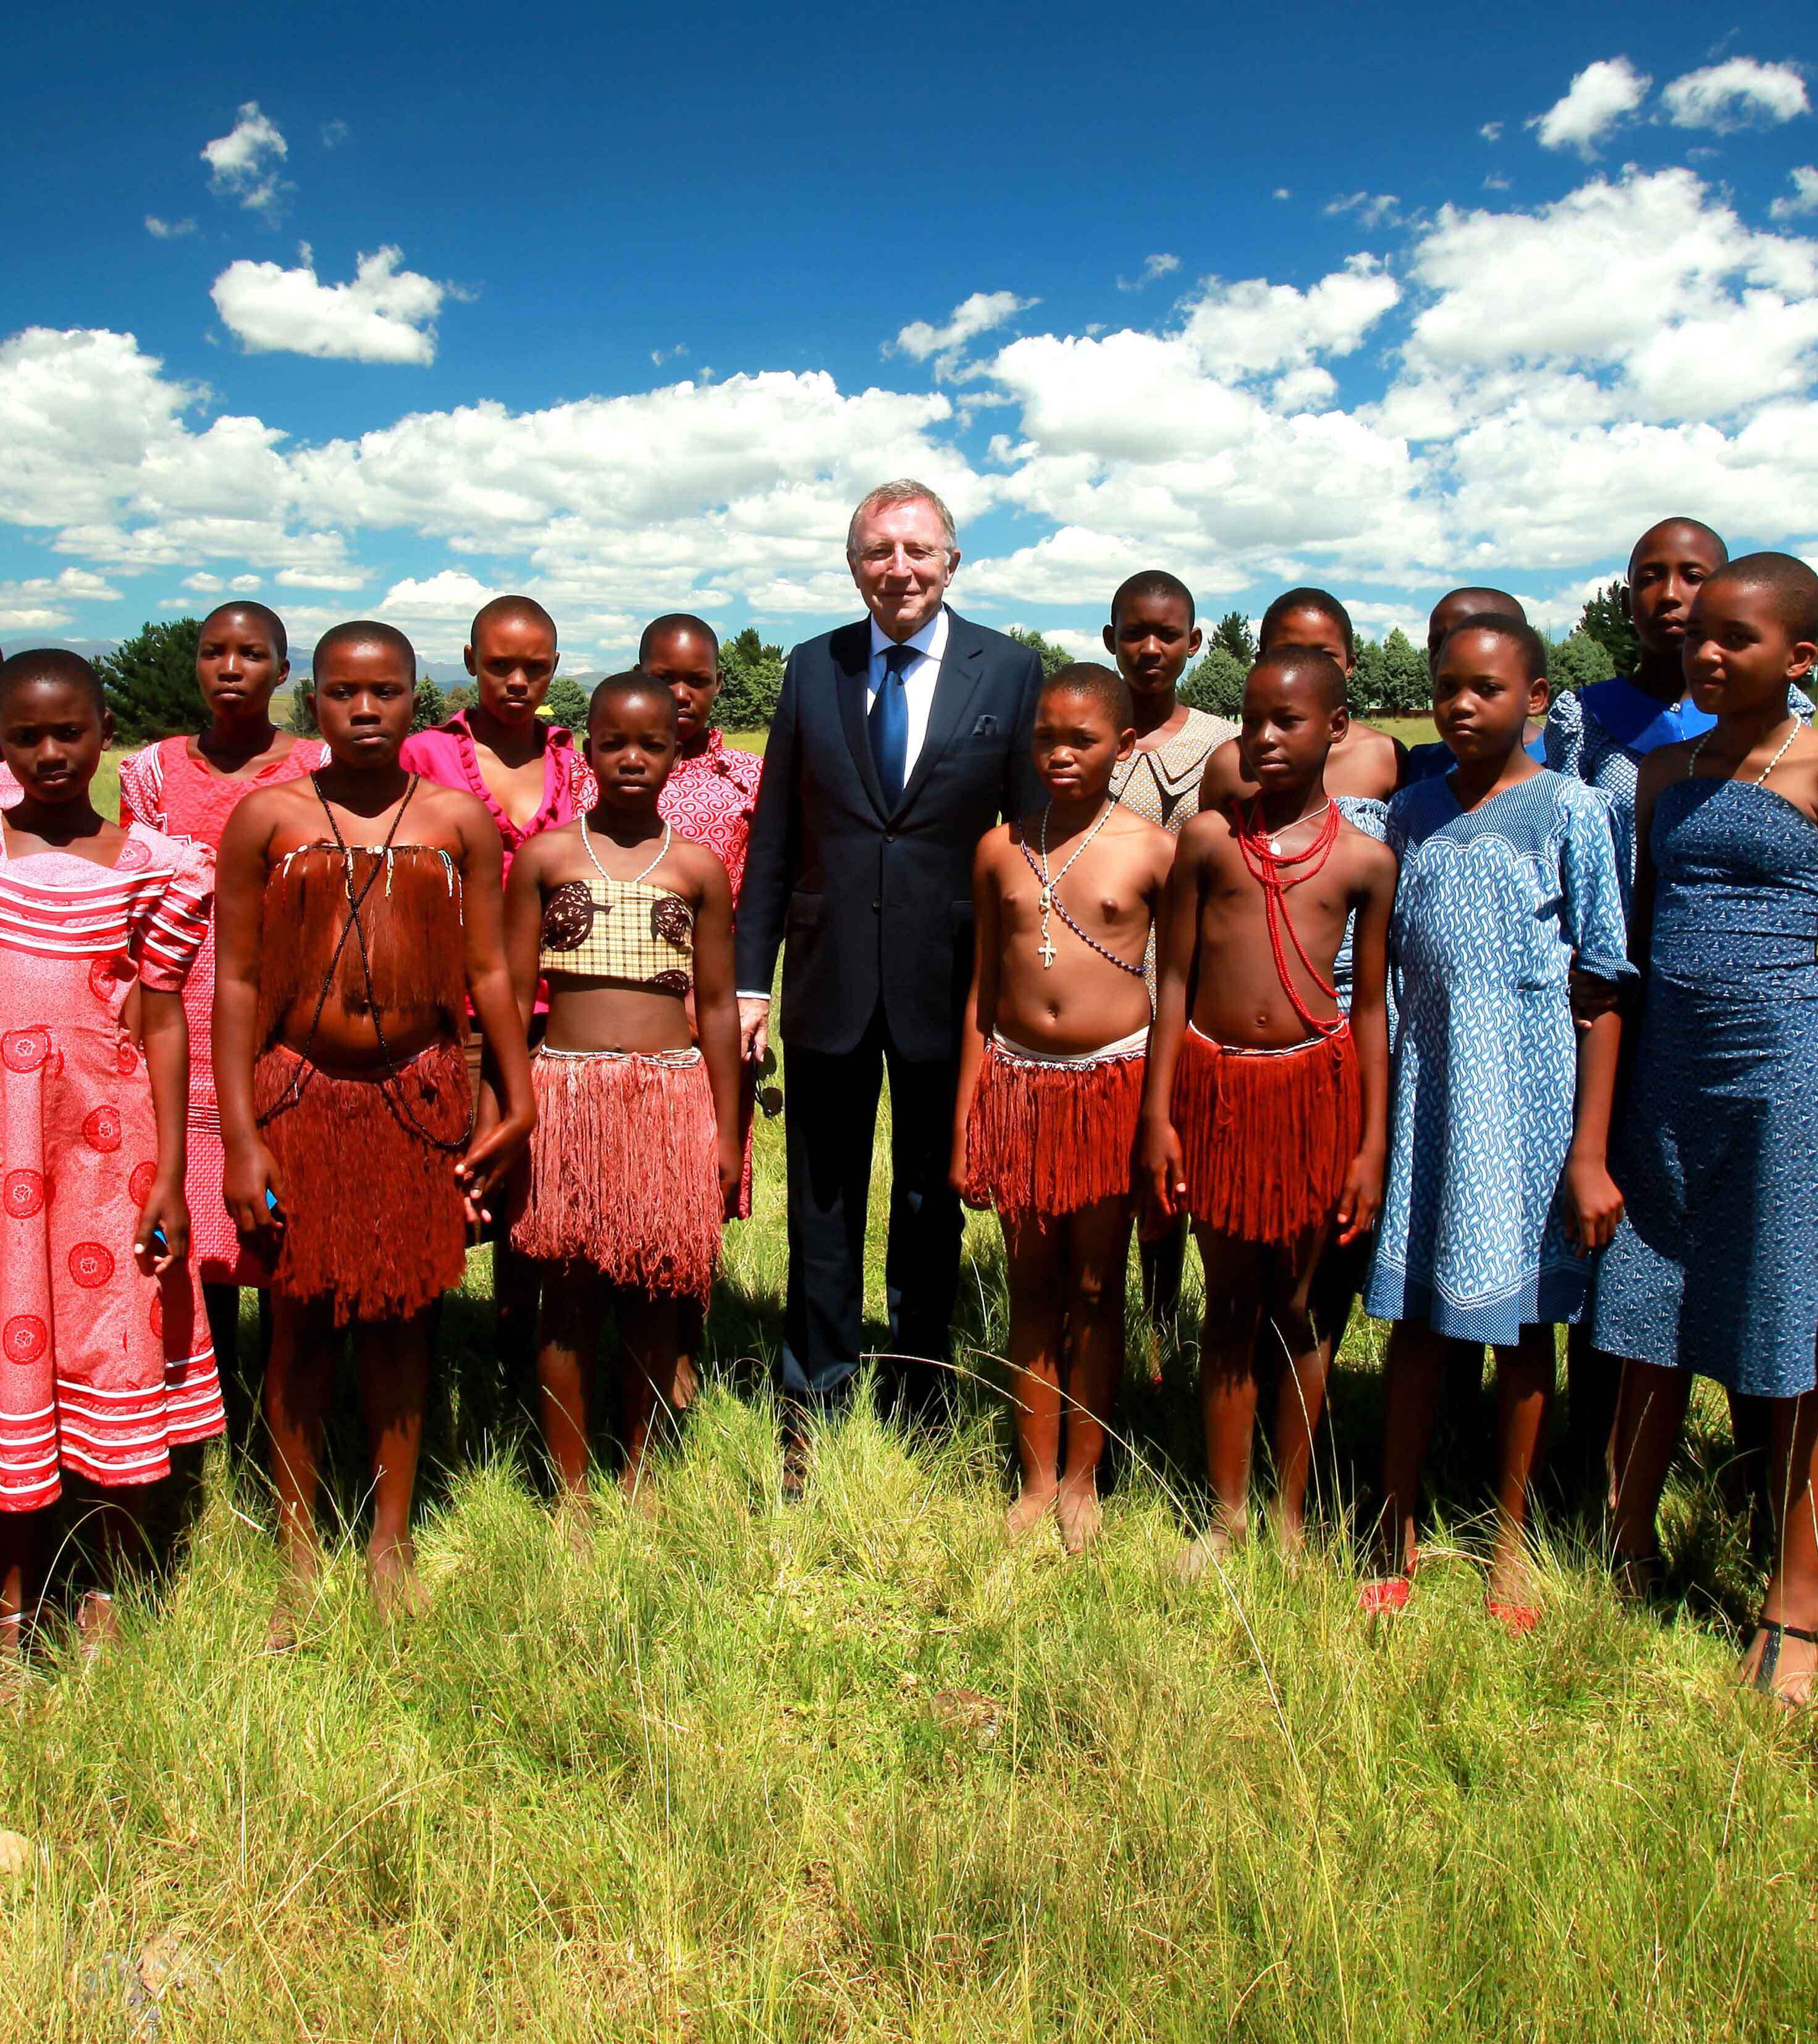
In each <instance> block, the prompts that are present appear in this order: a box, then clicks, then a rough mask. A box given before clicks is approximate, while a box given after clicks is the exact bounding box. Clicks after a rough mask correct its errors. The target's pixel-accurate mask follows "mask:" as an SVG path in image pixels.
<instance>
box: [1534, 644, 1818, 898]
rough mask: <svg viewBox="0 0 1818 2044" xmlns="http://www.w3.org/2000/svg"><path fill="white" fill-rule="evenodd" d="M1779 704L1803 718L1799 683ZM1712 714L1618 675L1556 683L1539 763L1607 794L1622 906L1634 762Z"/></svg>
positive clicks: (1694, 731) (1691, 734) (1700, 730)
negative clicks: (1574, 685) (1571, 685)
mask: <svg viewBox="0 0 1818 2044" xmlns="http://www.w3.org/2000/svg"><path fill="white" fill-rule="evenodd" d="M1786 707H1787V708H1788V709H1789V710H1790V711H1791V712H1792V713H1793V715H1794V716H1795V717H1799V718H1801V719H1803V720H1805V722H1806V723H1810V722H1811V720H1812V701H1811V698H1810V697H1808V695H1807V694H1805V690H1803V689H1800V688H1792V687H1789V689H1788V690H1787V691H1786ZM1714 724H1716V718H1715V717H1712V716H1711V715H1709V714H1708V713H1707V712H1706V711H1704V710H1701V709H1699V707H1698V705H1697V704H1696V703H1695V702H1693V701H1692V699H1691V697H1689V696H1688V697H1686V698H1685V701H1683V702H1676V703H1663V702H1662V701H1660V699H1659V697H1658V696H1651V695H1649V694H1647V690H1644V689H1638V688H1637V687H1636V686H1635V684H1634V682H1632V681H1630V680H1629V679H1628V677H1627V676H1626V675H1624V674H1616V675H1612V677H1611V678H1610V679H1609V681H1607V682H1592V683H1591V684H1590V686H1589V687H1588V688H1582V689H1579V690H1575V691H1574V690H1570V689H1566V690H1562V691H1561V693H1560V694H1559V695H1558V696H1556V697H1555V698H1554V701H1553V707H1552V708H1551V709H1550V710H1548V711H1547V728H1546V730H1545V732H1543V734H1542V735H1543V738H1544V740H1545V741H1546V747H1547V752H1546V758H1547V765H1548V766H1549V767H1552V768H1553V769H1554V770H1555V772H1556V773H1560V774H1573V775H1574V776H1575V777H1576V778H1578V780H1581V781H1584V782H1589V785H1590V786H1592V787H1593V788H1601V789H1602V790H1603V791H1604V793H1605V794H1606V795H1608V796H1609V798H1610V806H1611V814H1612V821H1613V823H1614V824H1615V828H1616V855H1617V857H1618V859H1620V861H1621V872H1622V904H1623V909H1624V913H1627V911H1628V897H1629V893H1630V891H1631V889H1632V888H1633V887H1634V886H1635V782H1636V781H1637V780H1638V779H1639V777H1640V774H1641V763H1642V761H1643V759H1646V758H1647V755H1648V754H1649V753H1651V752H1658V751H1659V749H1660V747H1662V746H1663V745H1677V744H1678V743H1680V742H1681V740H1684V739H1688V738H1702V737H1703V736H1704V735H1705V732H1707V731H1708V730H1710V729H1711V728H1712V725H1714Z"/></svg>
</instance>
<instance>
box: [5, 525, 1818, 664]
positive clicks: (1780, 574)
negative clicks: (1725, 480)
mask: <svg viewBox="0 0 1818 2044" xmlns="http://www.w3.org/2000/svg"><path fill="white" fill-rule="evenodd" d="M1720 582H1728V583H1731V584H1732V586H1735V587H1737V588H1740V589H1754V590H1761V591H1762V592H1763V593H1764V594H1766V597H1767V599H1768V602H1769V604H1770V606H1771V608H1772V609H1773V611H1774V617H1776V618H1777V619H1778V621H1779V623H1780V624H1781V628H1783V629H1784V630H1785V633H1786V636H1787V637H1788V638H1789V639H1790V640H1792V641H1793V644H1795V645H1797V644H1800V643H1801V641H1804V642H1806V643H1808V644H1813V645H1818V574H1813V573H1812V570H1811V569H1810V568H1808V567H1807V566H1806V565H1805V562H1803V561H1802V560H1799V559H1796V558H1795V557H1794V556H1793V555H1791V554H1774V553H1760V554H1742V555H1738V556H1737V558H1736V559H1735V560H1733V561H1732V562H1731V563H1730V564H1729V566H1728V567H1724V568H1720V569H1719V570H1718V571H1717V572H1716V574H1714V575H1712V578H1711V579H1710V581H1709V582H1706V583H1705V587H1706V588H1707V589H1710V588H1712V587H1714V586H1716V584H1718V583H1720ZM7 664H8V665H9V666H10V665H11V664H12V663H10V662H8V663H7Z"/></svg>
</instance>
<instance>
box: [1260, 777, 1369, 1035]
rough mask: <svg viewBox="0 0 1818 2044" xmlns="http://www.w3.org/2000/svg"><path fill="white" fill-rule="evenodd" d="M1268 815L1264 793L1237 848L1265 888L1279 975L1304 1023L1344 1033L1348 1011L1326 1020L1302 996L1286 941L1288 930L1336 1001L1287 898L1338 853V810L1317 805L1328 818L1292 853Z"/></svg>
mask: <svg viewBox="0 0 1818 2044" xmlns="http://www.w3.org/2000/svg"><path fill="white" fill-rule="evenodd" d="M1262 814H1263V798H1262V797H1261V796H1260V795H1257V796H1255V797H1252V798H1251V801H1250V803H1249V804H1248V805H1247V808H1245V809H1242V810H1240V812H1239V815H1240V818H1241V821H1240V825H1239V828H1238V832H1237V849H1238V851H1239V852H1240V855H1242V857H1243V864H1244V867H1245V870H1247V872H1248V874H1250V877H1251V879H1253V880H1254V881H1255V882H1256V884H1257V886H1259V887H1260V888H1261V889H1262V890H1263V913H1264V915H1265V916H1266V918H1267V920H1268V924H1269V948H1270V951H1271V952H1272V953H1273V954H1274V959H1275V973H1276V976H1277V978H1279V979H1280V981H1281V982H1282V992H1283V993H1286V995H1287V997H1288V1000H1289V1002H1290V1005H1292V1007H1293V1011H1294V1012H1295V1013H1296V1014H1297V1016H1299V1017H1300V1018H1301V1027H1302V1028H1304V1029H1306V1030H1309V1031H1310V1032H1312V1034H1313V1035H1316V1036H1336V1035H1342V1034H1343V1032H1344V1031H1345V1030H1346V1029H1347V1028H1348V1027H1349V1026H1350V1025H1349V1024H1348V1023H1347V1020H1346V1019H1345V1016H1344V1015H1343V1012H1340V1013H1339V1014H1337V1015H1335V1016H1332V1018H1331V1019H1330V1020H1321V1019H1320V1017H1319V1016H1316V1015H1313V1014H1311V1013H1309V1011H1308V1009H1307V1004H1306V1003H1305V1001H1303V1000H1301V997H1300V994H1299V993H1298V992H1297V990H1296V989H1295V986H1294V982H1293V979H1292V978H1290V976H1289V973H1288V958H1287V952H1286V949H1285V948H1284V947H1283V945H1282V931H1283V930H1284V929H1285V930H1286V932H1287V933H1288V942H1289V943H1291V944H1292V945H1293V947H1294V955H1295V956H1296V957H1297V959H1299V960H1300V962H1301V965H1302V966H1303V967H1304V968H1305V971H1306V974H1307V977H1308V978H1309V979H1310V980H1312V982H1313V984H1314V985H1315V986H1316V987H1317V988H1318V989H1319V990H1320V993H1323V994H1324V996H1325V997H1326V998H1327V999H1328V1001H1336V1000H1337V998H1338V992H1337V989H1336V988H1335V987H1332V986H1331V985H1328V984H1327V982H1326V980H1325V978H1324V976H1323V975H1322V974H1321V973H1320V970H1319V969H1318V967H1317V966H1315V965H1314V963H1313V960H1312V959H1310V958H1309V957H1308V956H1307V953H1306V947H1305V945H1304V944H1303V943H1301V939H1300V936H1299V933H1298V932H1297V931H1296V929H1295V928H1294V924H1293V918H1292V917H1291V916H1290V915H1289V913H1288V903H1287V898H1286V897H1287V893H1288V889H1290V887H1298V886H1300V884H1301V882H1302V881H1303V880H1311V879H1312V878H1313V876H1314V875H1315V874H1317V873H1318V872H1319V871H1320V870H1321V869H1322V868H1323V867H1324V865H1325V863H1326V861H1327V859H1329V858H1330V857H1331V856H1332V847H1333V845H1334V844H1335V843H1337V841H1338V824H1339V816H1338V811H1337V810H1336V809H1334V808H1333V806H1332V804H1331V802H1329V801H1328V802H1327V804H1326V805H1325V807H1324V809H1315V810H1314V811H1313V813H1312V814H1313V816H1323V817H1324V822H1323V823H1322V824H1320V828H1319V830H1318V832H1316V834H1315V836H1314V838H1313V842H1312V843H1311V844H1309V846H1308V847H1307V848H1306V850H1305V851H1296V852H1290V853H1287V854H1284V853H1283V852H1282V832H1279V831H1273V832H1272V831H1269V830H1266V829H1264V828H1263V824H1262ZM1311 820H1312V818H1311V816H1301V817H1299V818H1297V821H1298V822H1301V823H1307V822H1310V821H1311ZM1285 828H1286V829H1288V830H1292V829H1293V828H1294V825H1293V824H1287V825H1286V826H1285ZM1297 866H1299V867H1303V868H1305V870H1304V871H1301V872H1294V871H1293V870H1291V869H1293V868H1294V867H1297Z"/></svg>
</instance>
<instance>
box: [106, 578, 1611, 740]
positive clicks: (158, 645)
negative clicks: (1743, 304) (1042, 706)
mask: <svg viewBox="0 0 1818 2044" xmlns="http://www.w3.org/2000/svg"><path fill="white" fill-rule="evenodd" d="M201 636H202V625H201V622H200V621H199V620H198V619H196V618H194V617H179V618H175V619H167V620H164V621H161V622H159V623H156V624H145V625H143V626H141V627H140V629H139V630H138V631H137V632H134V633H133V636H132V637H131V638H129V639H123V640H121V643H120V644H118V645H117V647H114V649H113V651H112V652H110V653H104V654H102V655H101V657H100V659H98V660H97V661H96V663H95V666H96V667H97V668H98V670H99V671H100V674H101V678H102V684H103V686H105V687H106V691H107V700H108V704H109V706H110V708H111V709H112V710H113V720H114V724H115V726H116V728H117V732H118V734H119V736H120V738H121V741H122V742H123V743H127V744H132V745H142V744H144V743H148V741H149V740H152V739H155V738H167V737H169V736H171V735H172V734H173V733H175V732H190V731H199V730H201V729H202V726H203V725H204V724H206V722H207V721H208V716H207V712H206V710H205V709H204V708H203V706H202V692H201V690H199V689H198V687H197V686H196V645H197V642H198V640H199V639H200V637H201ZM1010 636H1011V637H1012V638H1013V639H1014V640H1016V641H1017V644H1019V645H1023V646H1027V647H1029V649H1030V650H1031V651H1032V652H1034V653H1035V654H1036V655H1038V656H1039V657H1040V660H1041V663H1042V667H1043V670H1044V672H1045V673H1048V674H1052V673H1053V672H1054V671H1055V669H1056V668H1057V667H1065V666H1066V665H1067V663H1068V660H1069V659H1070V657H1071V656H1070V655H1068V654H1067V653H1066V652H1064V651H1063V650H1062V649H1061V648H1060V647H1059V646H1057V645H1055V644H1054V642H1053V641H1052V640H1050V639H1048V638H1047V637H1045V636H1044V635H1043V634H1042V633H1041V632H1039V631H1036V630H1034V629H1032V628H1028V627H1024V626H1020V625H1019V626H1016V627H1013V628H1012V630H1011V632H1010ZM1637 651H1638V648H1637V647H1636V644H1635V631H1634V628H1633V627H1632V625H1631V624H1629V622H1628V619H1627V618H1626V617H1624V615H1623V610H1622V584H1621V583H1620V582H1610V583H1609V584H1607V585H1606V586H1605V587H1604V588H1602V589H1601V590H1598V591H1597V594H1595V595H1594V596H1593V597H1591V598H1590V600H1589V601H1588V602H1587V603H1586V604H1585V606H1584V609H1583V612H1582V615H1581V616H1580V617H1579V619H1578V623H1577V624H1576V625H1574V627H1573V628H1572V630H1571V631H1570V632H1567V633H1566V635H1565V636H1564V637H1563V638H1560V639H1556V640H1548V641H1547V677H1548V679H1549V680H1550V681H1551V684H1552V686H1553V688H1554V689H1555V691H1557V690H1561V689H1580V688H1583V687H1584V686H1585V684H1586V683H1587V682H1601V681H1603V680H1605V679H1607V678H1608V677H1609V676H1610V675H1611V674H1632V673H1633V671H1634V670H1635V657H1636V653H1637ZM1255 658H1256V639H1255V633H1254V632H1252V631H1251V628H1250V621H1249V620H1248V619H1247V617H1245V616H1244V615H1243V612H1242V611H1240V610H1232V611H1227V612H1226V613H1225V614H1224V617H1221V618H1220V620H1219V621H1218V622H1217V624H1216V625H1214V626H1213V628H1212V630H1211V631H1210V632H1209V633H1208V635H1207V638H1206V645H1205V651H1204V652H1203V653H1201V655H1200V657H1199V659H1197V661H1196V662H1195V663H1193V667H1191V668H1190V669H1189V670H1188V671H1187V673H1186V675H1185V676H1184V678H1182V683H1181V690H1180V693H1181V696H1182V699H1183V700H1184V701H1187V702H1190V703H1192V704H1193V705H1195V706H1196V707H1197V708H1198V709H1204V710H1209V711H1211V712H1212V713H1213V715H1215V716H1217V717H1236V715H1237V713H1238V710H1239V708H1240V705H1241V704H1242V701H1243V678H1244V676H1245V675H1246V674H1248V673H1249V671H1250V667H1251V663H1252V662H1253V661H1254V660H1255ZM782 668H783V650H782V647H780V646H776V645H772V644H769V643H768V642H767V640H765V639H764V637H763V635H762V634H761V633H760V632H759V630H758V628H757V627H756V626H755V624H748V625H747V626H746V627H745V628H744V630H743V631H742V632H735V633H734V634H733V635H732V636H731V637H730V638H728V639H726V640H723V641H722V642H721V647H720V675H721V688H720V699H719V701H718V702H717V704H716V705H715V706H714V717H713V721H714V723H715V724H717V725H718V726H719V728H721V730H722V731H763V730H764V729H766V728H767V726H768V725H769V723H770V720H771V716H772V715H773V714H774V711H775V709H776V700H777V694H778V690H780V689H781V688H782ZM589 694H590V690H589V688H588V686H587V684H586V682H584V681H583V680H582V679H580V678H578V677H576V676H575V675H572V674H557V676H556V677H555V680H554V681H553V682H551V683H550V685H549V695H548V701H547V703H546V705H545V708H546V709H547V711H548V714H549V715H550V717H552V718H553V719H554V720H555V722H556V723H558V724H566V725H567V726H568V727H569V728H570V729H571V730H579V729H580V728H582V726H583V725H584V724H586V720H587V697H588V695H589ZM473 701H474V689H473V685H472V683H471V682H468V681H464V680H463V681H462V682H457V683H456V684H455V686H452V687H451V688H447V689H444V688H442V687H441V686H439V685H438V684H437V683H436V682H434V681H433V680H432V679H431V678H430V677H429V675H428V674H425V675H423V676H422V677H421V679H420V680H419V681H418V682H417V699H416V702H415V704H414V705H413V708H412V713H411V720H410V728H411V729H412V730H413V731H426V730H428V729H429V728H430V727H431V726H432V725H434V724H440V723H441V722H443V721H444V719H446V718H448V717H452V716H453V715H454V713H455V712H456V711H457V710H461V709H467V707H468V706H469V705H471V703H472V702H473ZM1431 706H1432V679H1431V678H1430V677H1429V675H1428V672H1427V655H1426V650H1425V648H1424V647H1420V646H1416V644H1414V642H1413V640H1411V639H1410V638H1409V636H1408V635H1407V633H1406V632H1404V631H1402V630H1401V628H1400V627H1399V626H1397V628H1395V629H1394V630H1393V631H1392V632H1389V635H1388V636H1387V637H1386V638H1385V639H1382V640H1375V639H1370V638H1360V639H1359V640H1358V642H1357V666H1356V668H1355V671H1354V672H1353V674H1352V675H1351V709H1352V710H1353V712H1354V713H1356V714H1357V715H1359V716H1362V717H1370V716H1379V717H1418V716H1420V715H1422V714H1424V712H1425V711H1426V710H1428V709H1429V708H1430V707H1431ZM290 728H291V729H292V730H293V731H295V732H299V733H301V734H302V735H303V736H306V737H307V736H313V735H314V732H315V728H316V725H315V720H314V718H313V717H311V716H310V714H309V704H308V702H307V701H306V699H305V697H304V693H303V690H302V689H301V688H300V687H295V686H293V688H292V690H291V695H290Z"/></svg>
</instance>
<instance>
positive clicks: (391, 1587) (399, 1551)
mask: <svg viewBox="0 0 1818 2044" xmlns="http://www.w3.org/2000/svg"><path fill="white" fill-rule="evenodd" d="M366 1579H367V1583H368V1584H369V1585H371V1589H372V1600H373V1602H374V1603H375V1604H377V1605H378V1607H379V1616H380V1617H381V1618H384V1619H411V1618H421V1616H423V1614H424V1613H425V1612H426V1611H428V1609H429V1594H428V1593H427V1592H426V1591H425V1589H424V1588H423V1585H422V1584H421V1581H419V1580H418V1579H417V1551H416V1550H415V1549H414V1548H413V1546H411V1545H410V1543H409V1541H407V1540H395V1541H392V1542H390V1543H387V1544H386V1546H382V1547H379V1548H375V1549H373V1550H371V1551H370V1552H369V1553H368V1554H367V1558H366Z"/></svg>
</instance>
